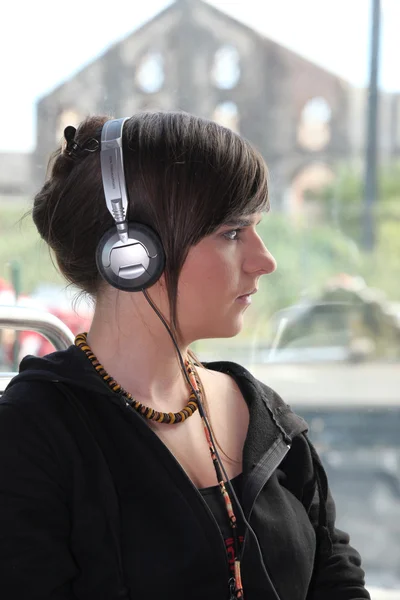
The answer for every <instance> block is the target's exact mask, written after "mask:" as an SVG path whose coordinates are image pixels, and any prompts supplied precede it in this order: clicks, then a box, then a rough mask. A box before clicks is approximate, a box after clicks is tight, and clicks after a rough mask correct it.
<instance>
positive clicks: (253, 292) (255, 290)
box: [238, 288, 258, 298]
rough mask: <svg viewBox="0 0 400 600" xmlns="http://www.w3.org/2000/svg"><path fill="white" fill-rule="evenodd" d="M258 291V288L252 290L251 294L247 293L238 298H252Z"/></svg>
mask: <svg viewBox="0 0 400 600" xmlns="http://www.w3.org/2000/svg"><path fill="white" fill-rule="evenodd" d="M257 291H258V289H257V288H254V289H253V290H251V291H250V292H247V293H246V294H241V296H238V298H244V297H245V296H252V295H253V294H255V293H256V292H257Z"/></svg>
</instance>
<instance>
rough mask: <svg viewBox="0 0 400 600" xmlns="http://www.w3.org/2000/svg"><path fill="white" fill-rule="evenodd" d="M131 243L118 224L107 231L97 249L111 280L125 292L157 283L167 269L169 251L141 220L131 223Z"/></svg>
mask: <svg viewBox="0 0 400 600" xmlns="http://www.w3.org/2000/svg"><path fill="white" fill-rule="evenodd" d="M128 237H129V241H128V243H127V244H122V243H121V241H120V238H119V235H118V233H117V230H116V228H115V227H113V228H112V229H109V230H108V231H106V233H105V234H104V235H103V237H102V238H101V240H100V242H99V244H98V246H97V249H96V264H97V268H98V270H99V273H100V275H101V276H102V277H103V279H104V280H105V281H107V283H109V284H110V285H112V286H113V287H115V288H117V289H119V290H123V291H125V292H139V291H141V290H143V289H145V288H148V287H150V286H151V285H153V284H154V283H155V282H156V281H157V280H158V279H159V278H160V277H161V274H162V272H163V271H164V266H165V254H164V249H163V247H162V244H161V240H160V238H159V236H158V235H157V234H156V232H155V231H153V229H151V228H150V227H147V226H146V225H142V224H141V223H128Z"/></svg>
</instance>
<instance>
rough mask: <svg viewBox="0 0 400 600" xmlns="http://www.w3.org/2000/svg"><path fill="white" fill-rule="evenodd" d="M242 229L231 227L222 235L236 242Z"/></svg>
mask: <svg viewBox="0 0 400 600" xmlns="http://www.w3.org/2000/svg"><path fill="white" fill-rule="evenodd" d="M241 231H242V230H241V229H231V230H230V231H225V233H223V234H222V235H223V236H224V237H225V238H226V239H227V240H230V241H231V242H236V241H237V240H238V239H239V237H240V232H241Z"/></svg>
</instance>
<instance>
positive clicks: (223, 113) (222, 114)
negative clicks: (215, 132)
mask: <svg viewBox="0 0 400 600" xmlns="http://www.w3.org/2000/svg"><path fill="white" fill-rule="evenodd" d="M212 119H213V121H216V122H217V123H219V124H220V125H223V126H224V127H228V128H229V129H232V130H233V131H236V132H239V111H238V107H237V105H236V104H235V103H234V102H221V104H218V105H217V106H216V107H215V110H214V113H213V116H212Z"/></svg>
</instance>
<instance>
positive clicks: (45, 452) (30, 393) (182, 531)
mask: <svg viewBox="0 0 400 600" xmlns="http://www.w3.org/2000/svg"><path fill="white" fill-rule="evenodd" d="M207 368H209V369H212V370H215V371H223V372H225V373H228V374H230V375H231V376H232V377H234V379H235V380H236V382H237V384H238V386H239V387H240V389H241V391H242V393H243V395H244V397H245V399H246V402H247V403H248V407H249V413H250V424H249V430H248V434H247V438H246V442H245V445H244V450H243V488H242V498H241V503H242V507H243V511H244V514H245V516H246V518H247V520H249V521H250V524H251V526H252V529H253V530H254V531H255V533H256V536H257V538H258V542H257V541H256V540H255V539H254V537H253V536H252V535H251V534H249V533H248V532H247V533H246V535H245V542H244V550H243V557H242V576H243V584H244V591H245V600H277V599H278V598H280V600H306V599H307V600H361V599H365V598H367V599H368V598H370V596H369V594H368V592H367V591H366V589H365V587H364V580H363V577H364V573H363V571H362V569H361V567H360V557H359V555H358V553H357V552H356V551H355V550H354V549H353V548H352V547H351V546H350V545H349V538H348V535H347V534H346V533H344V532H342V531H340V530H338V529H336V528H335V508H334V503H333V501H332V498H331V496H330V493H329V490H328V486H327V482H326V476H325V472H324V470H323V468H322V466H321V463H320V461H319V459H318V456H317V454H316V452H315V450H314V448H313V447H312V445H311V444H310V442H309V441H308V439H307V437H306V431H307V425H306V423H305V422H304V421H303V419H301V418H300V417H298V416H297V415H295V414H294V413H293V412H292V411H291V409H290V407H289V406H288V405H286V404H285V403H284V402H283V401H282V400H281V399H280V398H279V396H278V395H277V394H276V393H275V392H273V391H272V390H271V389H270V388H268V387H267V386H266V385H264V384H262V383H260V382H259V381H257V380H256V379H255V378H254V377H253V376H252V375H251V374H250V373H249V372H248V371H246V370H245V369H244V368H243V367H241V366H239V365H237V364H234V363H228V362H214V363H208V364H207ZM229 577H230V575H229V569H228V562H227V557H226V551H225V546H224V540H223V538H222V536H221V533H220V531H219V529H218V527H217V524H216V521H215V519H214V517H213V515H212V513H211V511H210V510H209V508H208V506H207V504H206V502H205V501H204V500H203V497H202V496H201V494H200V493H199V491H198V490H197V489H196V487H195V486H194V485H193V483H192V482H191V480H190V479H189V478H188V476H187V475H186V473H185V472H184V470H183V469H182V468H181V466H180V465H179V463H178V462H177V460H176V459H175V458H174V456H173V455H172V453H171V452H170V451H169V450H168V449H167V448H166V446H165V445H164V444H163V442H162V441H161V440H160V439H159V438H158V436H157V435H156V434H155V433H154V432H153V431H152V430H151V429H150V428H149V427H148V425H147V424H146V423H145V421H144V419H143V418H142V417H141V416H140V415H138V413H136V412H135V411H134V410H133V409H132V408H131V407H130V406H129V404H127V403H126V401H125V399H124V397H123V396H121V395H119V394H118V393H115V392H113V391H112V390H111V389H110V388H109V387H108V386H107V384H106V383H105V382H104V381H103V380H102V379H101V377H100V376H99V375H98V374H97V373H96V371H95V369H94V368H93V366H92V364H91V363H90V361H88V359H87V358H86V356H85V355H84V353H83V352H82V351H81V350H79V349H78V348H76V347H74V346H71V347H70V348H69V349H68V350H65V351H62V352H55V353H54V354H50V355H48V356H47V357H45V358H43V359H39V358H35V357H31V356H30V357H26V358H25V359H24V360H23V361H22V363H21V367H20V374H19V375H17V376H16V377H15V378H14V379H13V380H12V382H11V383H10V385H9V387H8V388H7V390H6V392H5V394H4V395H3V397H2V398H1V400H0V598H1V600H28V599H29V600H50V599H51V600H78V599H79V600H117V599H118V600H128V599H131V600H161V599H168V600H172V599H173V600H227V599H229V597H230V595H229V586H228V579H229Z"/></svg>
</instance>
